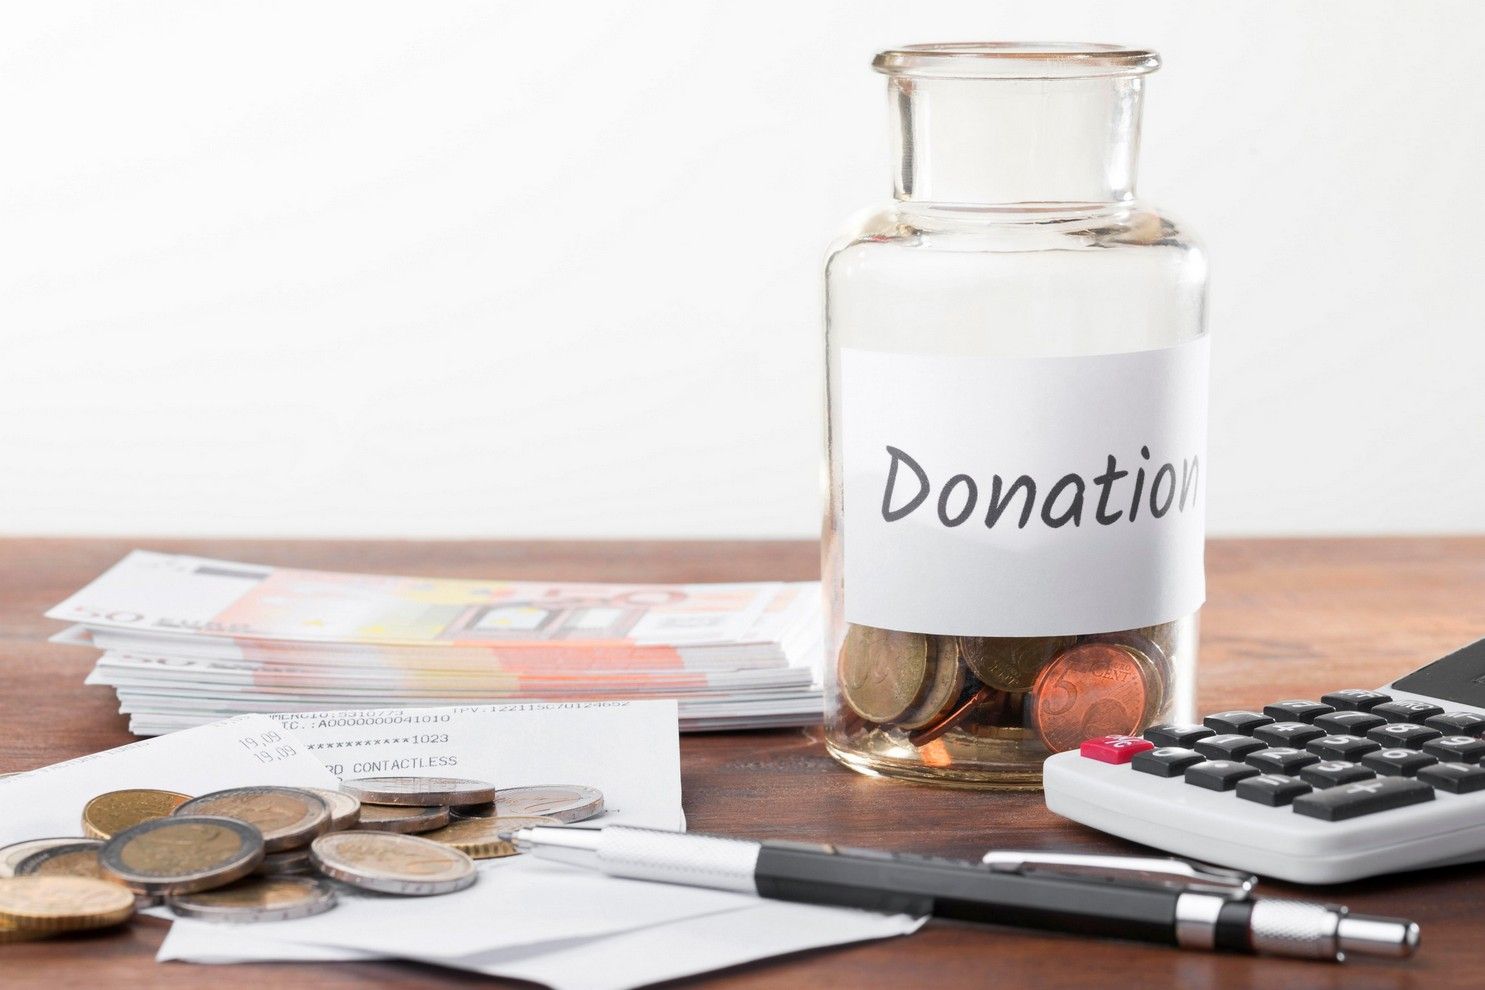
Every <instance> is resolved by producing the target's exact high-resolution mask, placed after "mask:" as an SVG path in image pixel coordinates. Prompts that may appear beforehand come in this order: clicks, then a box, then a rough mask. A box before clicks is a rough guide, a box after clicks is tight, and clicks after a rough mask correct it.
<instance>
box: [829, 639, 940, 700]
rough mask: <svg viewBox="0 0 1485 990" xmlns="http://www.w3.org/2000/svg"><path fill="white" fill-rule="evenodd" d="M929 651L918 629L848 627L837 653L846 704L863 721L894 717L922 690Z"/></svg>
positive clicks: (926, 673)
mask: <svg viewBox="0 0 1485 990" xmlns="http://www.w3.org/2000/svg"><path fill="white" fill-rule="evenodd" d="M932 650H933V641H932V640H931V639H930V638H929V637H927V636H923V635H920V634H919V633H909V632H898V631H896V630H893V629H877V628H874V627H872V626H856V625H853V626H851V627H850V629H849V630H847V632H846V641H845V643H844V644H843V645H842V646H841V654H840V689H841V695H842V697H844V698H845V701H846V704H848V705H850V706H851V707H852V708H853V709H855V710H856V713H857V714H858V715H860V716H861V717H862V718H864V719H866V720H867V721H868V722H891V721H894V720H895V719H896V718H897V717H898V716H899V715H901V714H902V713H903V712H905V711H907V710H908V708H909V707H911V706H912V704H913V702H914V700H916V699H917V697H918V695H919V694H921V693H922V691H923V685H924V682H925V681H926V680H927V679H928V663H929V659H930V653H931V652H932Z"/></svg>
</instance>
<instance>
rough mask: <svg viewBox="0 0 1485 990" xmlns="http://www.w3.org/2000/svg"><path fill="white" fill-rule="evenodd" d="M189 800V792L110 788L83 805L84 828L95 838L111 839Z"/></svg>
mask: <svg viewBox="0 0 1485 990" xmlns="http://www.w3.org/2000/svg"><path fill="white" fill-rule="evenodd" d="M189 800H191V798H190V795H188V794H177V793H176V792H175V791H157V790H153V789H150V788H145V787H134V788H129V789H128V790H123V791H109V792H108V793H106V794H99V795H98V796H97V797H95V798H93V800H91V801H89V802H88V803H87V804H85V805H84V806H83V812H82V827H83V831H84V832H86V833H87V834H88V835H91V836H92V837H93V838H95V839H111V838H113V837H114V836H115V835H118V834H119V833H120V832H122V831H123V830H124V829H126V828H133V827H134V826H135V825H138V824H139V823H140V822H147V821H149V820H150V819H151V818H164V817H165V816H166V815H168V814H170V813H171V812H173V811H174V810H175V809H176V808H179V807H180V806H181V805H183V804H185V803H186V802H187V801H189Z"/></svg>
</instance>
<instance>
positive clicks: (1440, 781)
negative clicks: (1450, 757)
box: [1418, 763, 1485, 794]
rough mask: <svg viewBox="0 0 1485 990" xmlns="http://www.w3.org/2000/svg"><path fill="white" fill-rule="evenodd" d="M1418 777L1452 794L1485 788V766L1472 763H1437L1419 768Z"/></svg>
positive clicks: (1471, 792)
mask: <svg viewBox="0 0 1485 990" xmlns="http://www.w3.org/2000/svg"><path fill="white" fill-rule="evenodd" d="M1418 779H1419V780H1421V781H1423V782H1424V783H1425V784H1428V785H1429V786H1431V787H1437V788H1438V789H1439V790H1441V791H1448V792H1449V793H1450V794H1473V793H1474V792H1475V791H1478V790H1481V789H1485V767H1479V766H1475V765H1474V764H1471V763H1435V764H1434V765H1433V766H1431V767H1424V768H1423V769H1422V770H1419V771H1418Z"/></svg>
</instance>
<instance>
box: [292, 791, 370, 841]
mask: <svg viewBox="0 0 1485 990" xmlns="http://www.w3.org/2000/svg"><path fill="white" fill-rule="evenodd" d="M299 789H300V790H301V791H309V792H310V793H311V794H318V795H319V796H320V800H321V801H324V802H325V806H326V807H328V808H329V809H330V831H331V832H339V831H341V830H342V829H347V828H355V827H356V823H357V822H358V821H360V820H361V802H360V801H359V800H357V799H356V798H354V797H352V796H351V795H349V794H347V793H346V792H345V791H332V790H330V788H328V787H301V788H299Z"/></svg>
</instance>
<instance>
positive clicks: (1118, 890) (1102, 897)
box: [512, 825, 1418, 961]
mask: <svg viewBox="0 0 1485 990" xmlns="http://www.w3.org/2000/svg"><path fill="white" fill-rule="evenodd" d="M512 834H513V837H514V840H515V844H516V847H517V848H518V849H521V850H522V851H524V852H529V853H531V854H533V855H535V856H539V857H541V858H543V859H550V860H557V861H560V862H563V863H568V864H571V865H573V866H581V867H586V868H588V869H593V870H601V871H602V872H604V873H608V874H611V875H613V876H618V877H630V878H633V879H638V880H653V881H658V882H660V883H674V884H686V885H689V886H694V887H711V888H715V889H718V890H732V891H737V892H739V893H746V894H755V895H757V896H759V897H768V898H773V899H775V900H784V901H800V902H803V903H807V904H832V905H839V906H843V907H855V908H865V909H868V910H872V911H886V912H892V913H903V914H931V915H934V916H936V917H940V918H954V919H958V920H962V921H978V922H986V923H990V924H997V925H1010V926H1014V927H1020V928H1041V929H1047V930H1050V931H1061V932H1071V933H1074V934H1079V935H1092V936H1101V937H1108V938H1124V939H1136V940H1140V941H1146V942H1159V943H1164V944H1168V945H1176V946H1180V947H1181V948H1184V949H1218V950H1229V951H1234V952H1256V953H1262V954H1266V955H1276V956H1293V957H1297V958H1305V959H1333V960H1338V961H1339V960H1344V959H1345V958H1346V957H1347V956H1352V955H1356V956H1383V957H1391V958H1404V957H1406V956H1409V955H1412V953H1413V950H1414V949H1416V948H1417V946H1418V926H1417V925H1416V924H1414V923H1413V922H1411V921H1404V920H1402V919H1399V918H1378V917H1370V916H1366V915H1359V914H1351V913H1350V912H1348V911H1347V910H1346V909H1345V908H1343V907H1337V906H1333V905H1325V904H1314V903H1309V902H1305V901H1289V900H1276V899H1255V898H1254V897H1253V896H1252V891H1253V886H1254V884H1255V882H1256V878H1255V877H1253V876H1250V875H1248V874H1245V873H1239V872H1236V871H1233V870H1226V869H1221V868H1219V867H1214V866H1205V865H1201V864H1197V863H1188V862H1185V861H1183V860H1178V859H1161V858H1153V857H1152V858H1141V857H1134V856H1083V855H1073V854H1061V855H1059V854H1054V853H1034V852H1027V853H1019V852H992V853H987V854H986V855H985V858H984V860H983V861H981V862H979V863H972V862H967V861H964V860H954V859H940V858H938V857H932V856H912V855H905V854H901V853H889V852H881V851H878V850H872V849H853V848H847V847H844V846H832V845H816V844H808V843H799V842H750V841H747V840H744V839H728V838H722V837H720V836H712V835H697V834H693V833H689V832H664V831H659V830H655V829H643V828H631V827H628V826H624V825H610V826H608V827H607V828H581V827H577V828H574V827H571V826H549V825H543V826H536V827H533V828H523V829H519V830H517V831H515V832H514V833H512Z"/></svg>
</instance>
